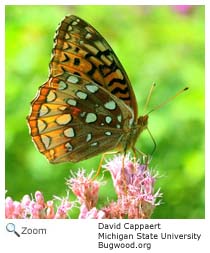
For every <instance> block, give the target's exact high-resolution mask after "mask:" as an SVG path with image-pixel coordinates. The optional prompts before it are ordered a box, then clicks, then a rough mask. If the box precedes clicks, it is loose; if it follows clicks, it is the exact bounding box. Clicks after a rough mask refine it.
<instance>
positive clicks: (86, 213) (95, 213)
mask: <svg viewBox="0 0 210 253" xmlns="http://www.w3.org/2000/svg"><path fill="white" fill-rule="evenodd" d="M103 218H105V212H104V211H102V210H97V209H96V207H93V208H92V209H90V210H88V209H87V207H86V206H85V205H82V206H81V208H80V215H79V219H103Z"/></svg>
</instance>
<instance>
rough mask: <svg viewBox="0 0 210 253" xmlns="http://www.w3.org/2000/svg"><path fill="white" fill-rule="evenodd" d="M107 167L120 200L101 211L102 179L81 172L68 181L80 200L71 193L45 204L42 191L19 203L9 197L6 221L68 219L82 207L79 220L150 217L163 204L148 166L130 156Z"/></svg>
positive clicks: (118, 157) (120, 156)
mask: <svg viewBox="0 0 210 253" xmlns="http://www.w3.org/2000/svg"><path fill="white" fill-rule="evenodd" d="M104 167H105V168H106V170H108V171H109V172H110V173H111V176H112V180H113V184H114V187H115V191H116V194H117V200H116V201H110V202H109V203H108V204H106V205H105V204H104V206H102V207H101V209H98V208H97V202H98V194H99V188H100V186H101V185H102V184H103V182H102V179H100V181H96V180H93V179H92V176H93V172H92V173H90V175H88V176H86V175H85V171H84V170H80V171H79V172H78V173H77V174H75V175H74V177H71V178H70V179H68V180H67V185H68V187H69V188H70V189H71V190H72V192H73V194H74V195H75V196H76V198H77V199H76V200H75V201H69V194H68V193H67V196H66V197H64V198H60V197H54V199H53V200H48V201H45V199H44V196H43V194H42V193H41V192H40V191H36V192H35V194H34V196H35V197H34V198H33V197H31V198H30V196H29V195H25V196H23V198H22V200H21V201H20V202H19V201H13V199H12V198H11V197H7V198H6V199H5V216H6V218H10V219H27V218H28V219H67V218H69V217H70V211H71V210H72V208H74V207H76V208H78V207H79V208H80V214H79V217H78V218H79V219H114V218H115V219H124V218H129V219H145V218H150V217H151V215H152V212H153V210H154V208H155V207H156V206H157V205H159V204H160V201H157V199H159V198H160V197H161V196H162V194H161V193H160V190H157V191H156V192H155V190H154V185H155V182H156V179H157V175H154V173H152V172H151V169H149V163H148V162H146V163H143V162H140V161H138V160H137V161H136V160H135V159H134V158H131V157H130V155H126V156H122V155H118V156H115V157H114V158H113V159H112V160H110V161H108V162H107V163H106V165H104ZM101 205H102V204H100V206H101Z"/></svg>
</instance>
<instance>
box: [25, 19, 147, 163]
mask: <svg viewBox="0 0 210 253" xmlns="http://www.w3.org/2000/svg"><path fill="white" fill-rule="evenodd" d="M31 106H32V108H31V113H30V115H29V116H28V124H29V127H30V129H31V136H32V139H33V141H34V143H35V144H36V146H37V148H38V150H39V151H40V152H41V153H43V154H44V155H45V156H46V157H47V159H48V160H49V161H50V162H51V163H61V162H67V161H71V162H77V161H81V160H84V159H88V158H90V157H93V156H95V155H97V154H100V153H103V152H107V151H111V150H117V151H120V152H123V153H125V152H126V151H127V150H128V149H129V148H132V149H133V150H135V146H134V145H135V142H136V139H137V137H138V136H139V134H140V133H141V132H142V131H143V130H144V129H145V128H146V127H147V120H148V116H147V115H145V116H140V117H139V118H138V117H137V104H136V98H135V95H134V92H133V89H132V86H131V84H130V81H129V79H128V77H127V74H126V72H125V70H124V69H123V67H122V65H121V63H120V62H119V60H118V58H117V56H116V55H115V53H114V52H113V50H112V49H111V47H110V46H109V44H108V43H107V42H106V41H105V39H104V38H103V37H102V36H101V35H100V34H99V33H98V32H97V31H96V30H95V29H94V28H93V27H92V26H91V25H89V24H88V23H86V22H85V21H83V20H82V19H80V18H78V17H76V16H67V17H65V19H64V20H63V21H62V22H61V24H60V26H59V28H58V30H57V32H56V35H55V45H54V48H53V52H52V58H51V62H50V76H49V79H48V81H47V82H46V83H44V84H43V85H42V86H41V87H40V88H39V90H38V93H37V95H36V97H35V99H34V100H33V101H32V103H31Z"/></svg>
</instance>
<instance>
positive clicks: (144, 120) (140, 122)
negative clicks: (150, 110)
mask: <svg viewBox="0 0 210 253" xmlns="http://www.w3.org/2000/svg"><path fill="white" fill-rule="evenodd" d="M148 118H149V116H148V114H146V115H144V116H140V117H139V118H138V121H137V125H138V126H139V128H140V129H141V131H143V130H144V129H146V128H147V124H148Z"/></svg>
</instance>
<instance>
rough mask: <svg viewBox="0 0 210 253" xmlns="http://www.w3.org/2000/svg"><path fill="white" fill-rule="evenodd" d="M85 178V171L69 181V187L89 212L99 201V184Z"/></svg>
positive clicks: (89, 178)
mask: <svg viewBox="0 0 210 253" xmlns="http://www.w3.org/2000/svg"><path fill="white" fill-rule="evenodd" d="M91 176H92V173H91V174H90V175H89V177H85V171H84V170H81V171H79V172H78V173H77V175H76V176H75V177H73V178H70V179H69V180H67V185H68V186H69V188H70V189H71V190H72V191H73V193H74V194H75V195H76V196H77V198H78V200H79V203H80V204H81V205H85V206H86V207H87V209H88V210H90V209H91V208H93V207H94V206H95V205H96V203H97V201H98V191H99V186H100V185H99V182H98V181H93V180H92V179H91Z"/></svg>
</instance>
